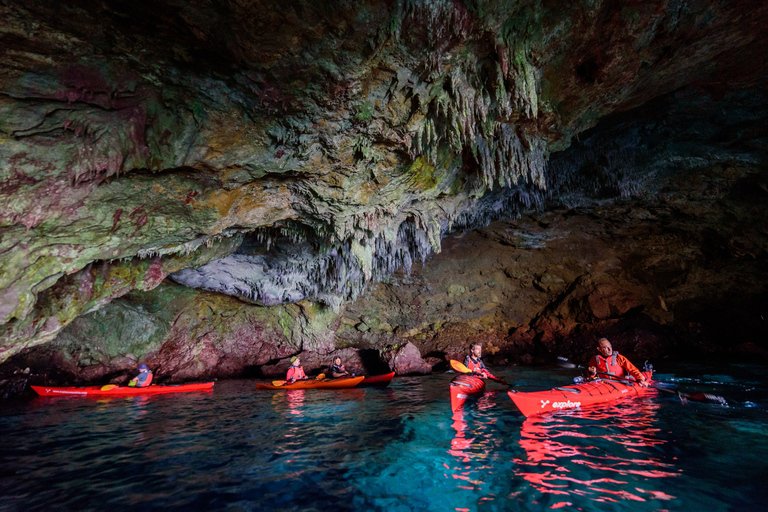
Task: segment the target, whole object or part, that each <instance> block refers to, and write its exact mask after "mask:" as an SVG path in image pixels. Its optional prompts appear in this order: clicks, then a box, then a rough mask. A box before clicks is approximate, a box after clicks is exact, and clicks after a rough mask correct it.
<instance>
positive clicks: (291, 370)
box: [285, 366, 296, 382]
mask: <svg viewBox="0 0 768 512" xmlns="http://www.w3.org/2000/svg"><path fill="white" fill-rule="evenodd" d="M295 374H296V367H295V366H291V367H290V368H288V373H286V374H285V380H287V381H289V382H293V381H294V378H293V376H294V375H295Z"/></svg>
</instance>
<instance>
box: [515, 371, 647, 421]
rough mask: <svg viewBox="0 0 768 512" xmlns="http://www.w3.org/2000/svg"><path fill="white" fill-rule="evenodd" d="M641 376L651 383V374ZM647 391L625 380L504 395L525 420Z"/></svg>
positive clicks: (603, 380) (595, 382) (595, 381)
mask: <svg viewBox="0 0 768 512" xmlns="http://www.w3.org/2000/svg"><path fill="white" fill-rule="evenodd" d="M643 375H644V376H645V378H646V380H648V382H651V378H652V376H653V375H652V373H651V372H643ZM649 389H650V388H644V387H642V386H640V385H639V384H637V383H634V382H631V381H627V380H621V381H619V380H609V379H598V380H594V381H591V382H585V383H583V384H572V385H569V386H562V387H557V388H552V389H549V390H546V391H534V392H531V393H520V392H515V391H510V392H509V393H508V394H509V397H510V398H511V399H512V401H513V402H514V403H515V405H516V406H517V408H518V409H519V410H520V412H521V413H523V415H524V416H526V417H527V416H532V415H534V414H544V413H548V412H551V411H558V410H563V409H578V408H581V407H585V406H588V405H593V404H600V403H604V402H611V401H613V400H617V399H619V398H623V397H630V396H639V395H642V394H644V393H646V392H647V391H648V390H649Z"/></svg>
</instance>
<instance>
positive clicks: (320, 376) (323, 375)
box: [315, 373, 325, 380]
mask: <svg viewBox="0 0 768 512" xmlns="http://www.w3.org/2000/svg"><path fill="white" fill-rule="evenodd" d="M324 379H325V374H324V373H321V374H319V375H318V376H317V377H315V380H324Z"/></svg>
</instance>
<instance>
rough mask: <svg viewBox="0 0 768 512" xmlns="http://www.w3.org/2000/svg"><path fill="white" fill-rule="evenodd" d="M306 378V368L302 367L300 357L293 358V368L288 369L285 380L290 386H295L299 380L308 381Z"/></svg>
mask: <svg viewBox="0 0 768 512" xmlns="http://www.w3.org/2000/svg"><path fill="white" fill-rule="evenodd" d="M306 378H307V375H306V374H305V373H304V367H303V366H301V359H299V356H293V357H292V358H291V367H290V368H288V373H287V374H286V375H285V380H286V381H287V382H288V384H293V383H294V382H296V381H297V380H306Z"/></svg>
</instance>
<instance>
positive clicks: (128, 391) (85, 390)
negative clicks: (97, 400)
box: [30, 382, 214, 397]
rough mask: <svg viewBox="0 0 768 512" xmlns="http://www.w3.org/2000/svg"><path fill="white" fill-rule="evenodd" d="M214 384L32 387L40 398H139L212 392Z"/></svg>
mask: <svg viewBox="0 0 768 512" xmlns="http://www.w3.org/2000/svg"><path fill="white" fill-rule="evenodd" d="M213 384H214V383H213V382H198V383H194V384H179V385H177V386H147V387H145V388H130V387H127V386H126V387H123V386H120V387H116V388H113V389H108V390H105V391H102V390H101V388H102V386H86V387H80V388H77V387H53V386H30V387H31V388H32V389H33V390H34V391H35V393H37V394H38V395H40V396H99V397H102V396H139V395H161V394H164V393H184V392H188V391H211V390H212V389H213Z"/></svg>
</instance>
